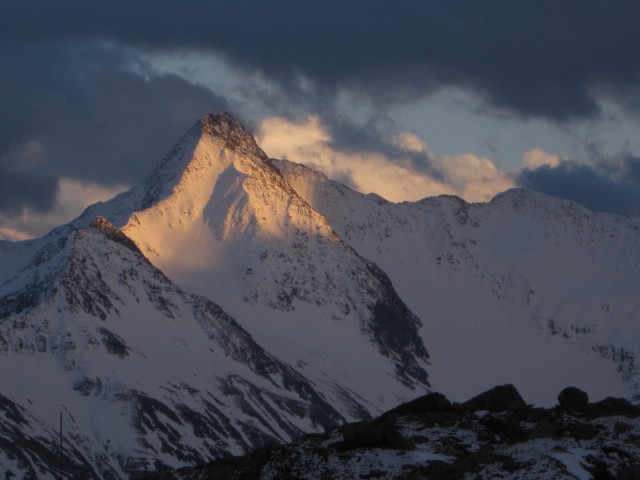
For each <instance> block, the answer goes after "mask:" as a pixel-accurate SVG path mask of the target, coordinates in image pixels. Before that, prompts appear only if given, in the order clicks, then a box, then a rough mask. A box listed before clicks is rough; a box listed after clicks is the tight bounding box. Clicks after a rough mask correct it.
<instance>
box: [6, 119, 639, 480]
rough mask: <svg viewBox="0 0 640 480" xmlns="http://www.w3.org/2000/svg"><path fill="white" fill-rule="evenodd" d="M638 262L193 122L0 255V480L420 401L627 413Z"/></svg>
mask: <svg viewBox="0 0 640 480" xmlns="http://www.w3.org/2000/svg"><path fill="white" fill-rule="evenodd" d="M638 245H640V222H639V221H638V220H637V219H629V218H624V217H619V216H614V215H609V214H596V213H593V212H590V211H588V210H586V209H584V208H583V207H580V206H578V205H576V204H574V203H571V202H567V201H564V200H558V199H555V198H551V197H547V196H544V195H541V194H538V193H534V192H531V191H527V190H522V189H515V190H509V191H507V192H504V193H502V194H500V195H498V196H496V197H495V198H494V199H493V200H492V201H491V202H488V203H478V204H469V203H466V202H464V201H463V200H461V199H460V198H457V197H453V196H439V197H429V198H425V199H423V200H420V201H418V202H403V203H391V202H388V201H386V200H384V199H383V198H381V197H379V196H377V195H375V194H368V195H365V194H362V193H359V192H356V191H354V190H352V189H350V188H348V187H347V186H345V185H342V184H340V183H337V182H335V181H332V180H329V179H328V178H327V177H325V176H324V175H323V174H322V173H319V172H316V171H313V170H310V169H309V168H307V167H305V166H303V165H299V164H295V163H292V162H289V161H287V160H277V159H271V158H269V157H268V156H267V155H266V154H265V153H264V152H263V151H262V150H261V149H260V147H259V146H258V145H257V144H256V142H255V140H254V138H253V137H252V136H251V135H250V134H249V133H248V132H247V131H246V130H245V129H244V128H243V127H242V126H241V125H239V124H238V123H237V122H236V121H235V120H234V119H233V118H232V117H231V116H230V115H229V114H222V115H207V116H205V117H203V118H202V119H201V120H200V121H199V122H198V123H196V125H195V126H194V127H193V128H192V129H191V130H189V131H188V132H187V133H186V134H185V136H184V137H183V138H182V139H181V140H180V141H179V142H178V144H177V145H176V147H175V148H174V149H173V150H172V151H171V152H169V154H168V155H167V156H166V157H165V159H164V160H162V161H161V162H160V163H159V165H158V166H157V167H156V169H155V170H154V171H153V172H151V174H150V175H149V176H148V177H147V179H146V180H145V181H144V182H143V183H142V184H140V185H138V186H136V187H134V188H132V189H131V190H129V191H127V192H125V193H122V194H120V195H118V196H116V197H115V198H113V199H112V200H109V201H107V202H103V203H98V204H95V205H92V206H90V207H88V208H87V209H86V210H85V211H84V212H83V213H82V215H80V216H79V217H78V218H76V219H74V220H72V221H71V222H69V223H68V224H65V225H61V226H59V227H57V228H56V229H54V230H52V231H51V232H50V233H48V234H47V235H45V236H44V237H42V238H37V239H33V240H28V241H23V242H15V243H14V242H5V241H2V242H0V265H1V268H0V357H2V359H1V361H0V369H1V378H2V389H1V390H0V395H1V396H0V409H2V410H3V411H4V417H3V418H0V423H1V424H2V429H1V431H0V473H3V472H9V471H10V472H11V473H14V474H15V475H19V476H18V478H59V475H62V478H128V477H130V476H135V475H138V474H143V473H144V472H149V471H160V472H161V471H171V470H173V469H175V468H178V467H181V466H184V465H194V464H198V463H205V462H209V461H212V460H215V459H218V458H221V457H224V456H227V455H239V454H242V453H246V452H247V451H249V450H250V449H252V448H256V447H261V446H267V445H273V444H280V443H283V442H288V441H291V440H293V439H295V438H298V437H300V436H301V435H302V434H305V433H310V432H321V431H323V430H327V429H331V428H333V427H335V426H337V425H342V424H345V423H347V422H353V421H358V420H366V419H370V418H372V417H374V416H376V415H378V414H380V413H381V412H383V411H386V410H389V409H391V408H393V407H394V406H396V405H397V404H399V403H401V402H405V401H408V400H411V399H413V398H415V397H419V396H421V395H424V394H426V393H428V392H431V391H439V392H443V393H444V394H446V395H447V397H449V398H451V399H452V400H454V401H461V400H464V399H466V398H469V397H471V396H472V395H473V394H475V393H477V392H478V391H482V390H486V389H487V388H489V387H492V386H494V385H496V384H507V383H511V384H514V385H516V386H517V388H518V390H519V391H520V392H522V394H523V396H524V397H525V398H527V399H528V400H529V401H531V402H533V403H534V404H536V405H539V406H550V405H552V404H554V402H555V396H556V394H557V392H558V391H560V390H561V389H562V388H563V387H565V386H567V385H575V386H577V387H579V388H581V389H583V390H585V391H588V392H589V395H590V397H591V398H593V399H596V400H598V399H600V398H604V397H605V396H609V395H614V396H620V397H626V398H629V399H633V398H635V397H636V396H637V395H639V394H640V386H639V385H640V384H639V378H638V355H639V354H640V337H639V336H640V327H639V326H638V325H637V320H638V317H639V314H640V295H638V286H639V285H640V251H639V249H638ZM61 438H62V442H60V439H61ZM3 469H4V470H3Z"/></svg>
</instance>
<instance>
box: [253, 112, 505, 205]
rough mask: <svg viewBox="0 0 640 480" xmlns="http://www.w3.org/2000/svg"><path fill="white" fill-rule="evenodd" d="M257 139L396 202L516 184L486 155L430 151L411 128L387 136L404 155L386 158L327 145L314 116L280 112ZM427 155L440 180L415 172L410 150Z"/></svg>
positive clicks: (479, 195) (476, 196)
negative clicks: (296, 117) (301, 118)
mask: <svg viewBox="0 0 640 480" xmlns="http://www.w3.org/2000/svg"><path fill="white" fill-rule="evenodd" d="M257 137H258V143H259V144H260V146H261V147H262V148H263V149H264V150H265V152H267V154H268V155H270V156H272V157H275V158H286V159H288V160H291V161H293V162H297V163H302V164H305V165H307V166H309V167H311V168H313V169H316V170H319V171H321V172H323V173H324V174H325V175H327V176H328V177H330V178H334V179H336V180H338V181H343V182H344V181H345V180H347V181H348V182H349V183H351V184H352V185H353V186H354V187H355V188H356V189H357V190H359V191H361V192H364V193H369V192H375V193H377V194H378V195H380V196H382V197H384V198H386V199H388V200H391V201H395V202H399V201H405V200H409V201H415V200H419V199H420V198H424V197H427V196H432V195H439V194H443V193H447V194H454V195H459V196H460V197H462V198H464V199H465V200H467V201H471V202H476V201H486V200H490V199H491V197H493V196H494V195H495V194H496V193H499V192H502V191H504V190H506V189H508V188H511V187H513V186H514V183H513V180H512V175H510V174H507V173H505V172H502V171H500V170H499V169H498V168H496V166H495V165H494V164H493V162H492V161H491V160H489V159H487V158H480V157H477V156H475V155H472V154H468V153H467V154H460V155H442V156H438V155H433V154H431V153H429V152H428V146H427V143H426V142H425V141H424V140H422V139H421V138H420V137H418V136H417V135H415V134H413V133H408V132H403V133H400V134H397V135H395V136H394V137H392V138H390V139H388V141H389V142H390V143H391V144H393V145H395V146H396V147H398V148H399V149H401V150H404V151H405V152H407V155H406V157H402V156H400V157H399V158H393V159H391V158H389V157H387V156H386V155H385V154H383V153H353V152H348V153H347V152H343V151H339V150H336V149H334V148H332V147H331V145H330V142H331V136H330V134H329V132H328V131H327V129H326V128H324V127H323V126H322V125H321V123H320V121H319V119H318V117H316V116H309V117H308V118H307V119H306V121H305V122H304V123H293V122H291V121H289V120H286V119H284V118H281V117H269V118H266V119H264V120H263V121H262V122H261V123H260V126H259V130H258V135H257ZM415 152H418V153H423V154H425V155H428V158H429V161H430V162H431V163H432V166H433V167H434V168H435V169H437V170H438V171H439V172H440V174H441V178H440V179H435V178H433V177H431V176H429V175H428V174H427V173H425V172H421V171H418V170H417V169H416V168H415V167H414V166H413V165H412V160H411V158H412V157H411V155H410V154H411V153H415Z"/></svg>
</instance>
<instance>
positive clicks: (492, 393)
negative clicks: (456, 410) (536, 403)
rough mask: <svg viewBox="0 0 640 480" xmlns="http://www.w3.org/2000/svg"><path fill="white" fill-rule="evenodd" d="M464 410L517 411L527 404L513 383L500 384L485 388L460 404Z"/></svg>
mask: <svg viewBox="0 0 640 480" xmlns="http://www.w3.org/2000/svg"><path fill="white" fill-rule="evenodd" d="M462 407H463V408H464V409H466V410H471V411H474V412H477V411H479V410H488V411H490V412H504V411H507V410H512V411H518V410H523V409H525V408H527V404H526V403H525V401H524V400H523V399H522V397H521V396H520V393H519V392H518V390H516V387H514V386H513V385H500V386H498V387H494V388H492V389H491V390H487V391H486V392H484V393H481V394H480V395H477V396H475V397H473V398H472V399H471V400H467V401H466V402H464V403H463V404H462Z"/></svg>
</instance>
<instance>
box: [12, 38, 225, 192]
mask: <svg viewBox="0 0 640 480" xmlns="http://www.w3.org/2000/svg"><path fill="white" fill-rule="evenodd" d="M0 53H1V54H2V56H1V57H0V58H1V60H0V62H1V64H2V68H1V70H2V74H1V75H0V104H1V105H2V108H1V109H0V163H1V162H2V160H3V159H4V160H5V161H6V159H7V158H9V157H10V155H8V152H9V151H10V150H12V149H14V150H15V149H20V145H21V144H22V143H23V142H37V143H38V145H41V146H42V148H43V151H44V153H43V155H44V156H46V159H47V161H46V162H45V163H44V164H43V165H40V168H41V169H44V173H46V174H47V175H50V176H61V175H65V176H70V177H73V178H76V179H84V180H91V181H95V182H99V183H102V184H114V183H118V182H128V183H134V182H137V181H139V180H141V178H142V177H143V176H144V175H146V174H147V173H149V171H150V169H151V168H152V167H153V166H154V165H155V164H156V163H158V162H159V161H160V160H161V159H162V157H163V156H164V155H165V154H166V153H167V151H168V150H169V149H170V148H171V147H172V146H173V145H174V144H175V143H176V142H177V140H178V139H179V137H180V136H181V135H182V134H183V133H184V132H185V131H186V130H187V129H188V128H189V127H190V126H191V125H192V124H193V123H195V121H196V120H197V119H198V118H199V117H200V116H201V115H202V114H204V113H207V112H209V111H213V112H218V111H221V110H226V109H227V106H228V104H227V103H226V101H224V100H223V99H221V98H219V97H217V96H216V95H214V94H212V93H211V92H209V91H206V90H204V89H201V88H198V87H195V86H193V85H191V84H189V83H187V82H186V81H184V80H182V79H180V78H177V77H173V76H162V77H154V78H150V79H148V80H145V79H143V78H142V77H141V76H139V75H136V74H134V73H131V72H130V71H128V70H126V69H125V68H123V65H124V63H125V60H126V58H125V57H124V56H123V54H122V53H120V52H119V51H118V50H117V49H114V48H112V47H109V46H105V45H103V44H99V43H96V42H92V43H88V44H84V45H78V44H68V43H53V44H50V45H47V46H44V45H40V44H31V45H27V44H21V45H14V46H11V47H9V46H7V45H4V46H3V47H2V49H1V50H0ZM0 166H1V165H0ZM5 167H6V165H5ZM12 168H14V169H15V165H14V166H12Z"/></svg>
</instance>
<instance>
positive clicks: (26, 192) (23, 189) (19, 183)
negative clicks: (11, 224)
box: [0, 168, 58, 216]
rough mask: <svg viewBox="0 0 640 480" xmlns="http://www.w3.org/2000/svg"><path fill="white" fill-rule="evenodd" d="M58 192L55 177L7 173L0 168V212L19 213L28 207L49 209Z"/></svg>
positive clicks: (42, 209)
mask: <svg viewBox="0 0 640 480" xmlns="http://www.w3.org/2000/svg"><path fill="white" fill-rule="evenodd" d="M57 192H58V181H57V180H56V179H55V178H51V177H43V176H33V175H23V174H14V173H9V172H6V171H5V170H3V169H2V168H0V213H3V214H5V215H9V216H12V215H19V214H20V213H21V212H22V211H23V209H25V208H28V209H30V210H33V211H37V212H40V213H46V212H49V211H51V209H52V208H53V206H54V204H55V199H56V194H57Z"/></svg>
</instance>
